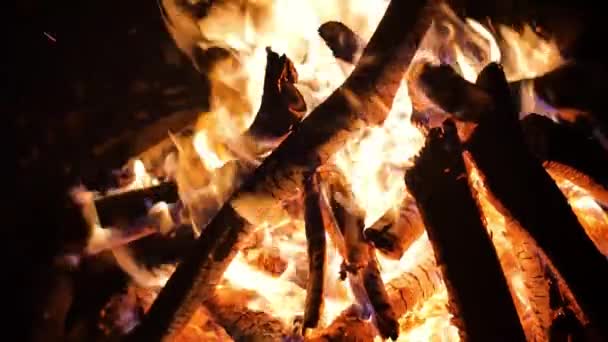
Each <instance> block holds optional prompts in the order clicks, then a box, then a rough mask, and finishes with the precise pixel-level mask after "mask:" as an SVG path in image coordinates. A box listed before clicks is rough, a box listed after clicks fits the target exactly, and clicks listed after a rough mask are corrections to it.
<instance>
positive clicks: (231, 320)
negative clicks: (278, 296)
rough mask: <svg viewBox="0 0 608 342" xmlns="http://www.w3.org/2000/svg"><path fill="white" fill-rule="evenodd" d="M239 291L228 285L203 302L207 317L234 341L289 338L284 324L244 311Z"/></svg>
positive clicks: (244, 307)
mask: <svg viewBox="0 0 608 342" xmlns="http://www.w3.org/2000/svg"><path fill="white" fill-rule="evenodd" d="M245 303H246V301H245V300H244V298H243V295H240V294H239V291H235V290H231V289H229V286H227V287H224V288H222V289H218V290H217V291H216V292H215V293H214V295H213V296H212V297H210V298H208V299H207V300H205V302H204V305H205V308H206V311H207V312H208V314H209V315H210V316H211V317H213V318H214V319H215V321H216V322H217V323H219V324H220V325H221V326H222V327H224V329H226V331H227V332H228V334H230V336H231V337H232V338H233V339H234V340H236V341H268V342H273V341H281V340H282V339H283V338H284V337H285V336H288V331H287V328H286V327H285V325H284V324H283V322H281V321H280V320H278V319H276V318H274V317H272V316H270V315H269V314H267V313H265V312H262V311H254V310H251V309H249V308H247V305H246V304H245Z"/></svg>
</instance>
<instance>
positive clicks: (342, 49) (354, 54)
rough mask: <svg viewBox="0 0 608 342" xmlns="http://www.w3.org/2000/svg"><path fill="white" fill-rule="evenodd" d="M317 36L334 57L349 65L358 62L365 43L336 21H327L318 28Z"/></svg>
mask: <svg viewBox="0 0 608 342" xmlns="http://www.w3.org/2000/svg"><path fill="white" fill-rule="evenodd" d="M319 35H320V36H321V38H323V41H325V44H327V46H328V47H329V48H330V50H331V51H332V52H333V54H334V56H335V57H336V58H338V59H341V60H343V61H345V62H348V63H350V64H355V63H357V62H358V60H359V57H360V56H361V53H362V52H363V49H364V48H365V42H364V41H363V39H361V37H359V35H358V34H356V33H355V32H353V30H351V29H350V28H349V27H348V26H346V25H344V24H343V23H341V22H338V21H328V22H326V23H324V24H323V25H321V26H320V27H319Z"/></svg>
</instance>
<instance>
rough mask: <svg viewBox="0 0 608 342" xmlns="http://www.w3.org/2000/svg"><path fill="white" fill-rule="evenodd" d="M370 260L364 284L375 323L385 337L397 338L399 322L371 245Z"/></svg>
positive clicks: (365, 271)
mask: <svg viewBox="0 0 608 342" xmlns="http://www.w3.org/2000/svg"><path fill="white" fill-rule="evenodd" d="M369 249H370V254H372V256H371V257H370V260H369V261H368V263H367V266H366V267H365V269H364V270H363V286H365V291H366V292H367V297H368V298H369V301H370V302H371V304H372V307H373V308H374V313H375V315H374V323H375V325H376V327H377V328H378V331H379V332H380V335H381V336H382V337H383V338H385V339H386V338H389V337H390V338H391V339H393V340H396V339H397V337H399V322H397V318H398V317H397V315H396V314H395V311H394V310H393V306H392V304H391V301H390V298H389V296H388V293H387V292H386V288H385V286H384V282H383V281H382V278H381V275H380V269H379V267H378V262H377V261H376V258H375V255H373V253H374V250H373V249H372V248H371V247H370V248H369Z"/></svg>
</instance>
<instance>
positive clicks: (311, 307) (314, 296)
mask: <svg viewBox="0 0 608 342" xmlns="http://www.w3.org/2000/svg"><path fill="white" fill-rule="evenodd" d="M304 188H305V192H306V197H305V203H304V206H305V209H304V210H305V214H304V221H305V222H304V228H305V230H306V245H307V252H308V279H307V282H306V306H305V308H304V322H303V326H302V327H303V329H304V330H306V329H308V328H315V327H316V326H317V324H318V323H319V320H320V319H321V314H322V311H323V295H324V291H323V290H324V288H323V286H324V284H325V269H326V256H327V252H326V243H325V227H324V225H323V218H322V216H321V207H320V204H321V203H320V201H321V198H320V196H319V184H318V179H317V177H315V176H309V177H308V178H307V180H306V181H305V183H304Z"/></svg>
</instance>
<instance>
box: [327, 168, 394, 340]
mask: <svg viewBox="0 0 608 342" xmlns="http://www.w3.org/2000/svg"><path fill="white" fill-rule="evenodd" d="M329 169H331V167H326V168H325V170H327V171H328V173H326V174H325V175H324V180H325V181H327V183H328V184H326V186H327V187H328V193H329V194H330V196H329V204H330V209H329V211H330V212H329V216H330V217H329V219H330V221H331V222H330V223H329V225H331V226H335V228H332V229H329V230H335V232H333V233H331V234H330V236H332V238H333V239H337V240H338V241H341V242H343V250H342V252H343V254H342V257H343V258H344V263H343V265H342V267H343V274H342V277H346V276H348V280H349V283H350V286H351V289H352V291H353V293H354V295H355V298H356V300H357V302H358V303H359V304H360V305H361V306H362V307H364V308H365V307H366V306H368V305H371V308H373V310H374V316H373V317H374V323H375V325H376V327H377V328H378V331H379V332H380V335H382V337H383V338H389V337H390V338H392V339H396V338H397V337H398V335H399V323H398V322H397V317H396V315H395V313H394V311H393V309H392V307H391V304H390V302H389V299H388V295H387V293H386V289H385V287H384V283H383V282H382V278H381V277H380V270H379V268H378V264H377V261H376V259H375V257H376V256H375V250H374V248H373V247H372V246H371V245H370V244H369V243H367V241H365V238H364V236H363V228H364V226H365V225H364V217H365V215H364V212H363V211H362V210H361V209H360V208H358V207H357V205H356V203H355V199H354V196H353V194H352V191H351V190H350V189H351V186H350V185H349V183H348V181H347V179H346V177H344V175H343V174H342V173H340V172H339V170H337V169H335V168H333V169H332V170H331V171H329ZM336 244H339V243H336ZM338 249H339V250H340V248H338Z"/></svg>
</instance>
